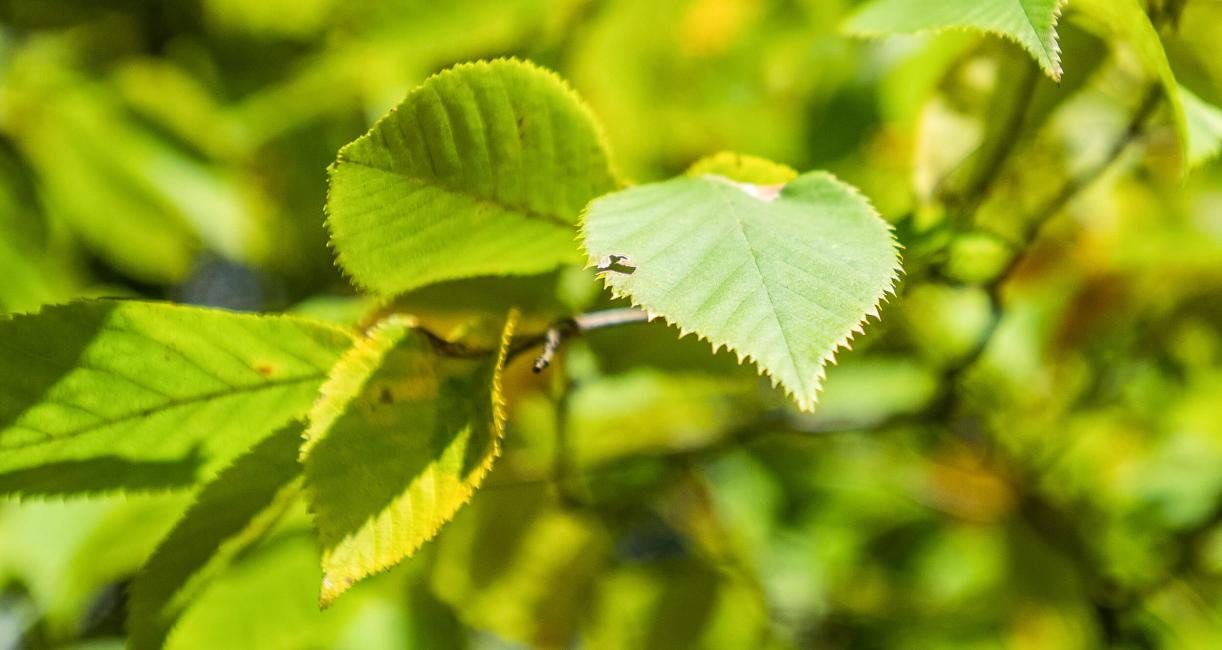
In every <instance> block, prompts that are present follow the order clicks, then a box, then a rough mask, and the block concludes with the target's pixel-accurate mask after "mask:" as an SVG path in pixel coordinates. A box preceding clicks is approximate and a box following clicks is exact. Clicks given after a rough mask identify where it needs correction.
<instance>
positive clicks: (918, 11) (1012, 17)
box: [845, 0, 1111, 80]
mask: <svg viewBox="0 0 1222 650" xmlns="http://www.w3.org/2000/svg"><path fill="white" fill-rule="evenodd" d="M1106 1H1109V2H1110V1H1111V0H1106ZM1063 4H1064V0H937V1H936V2H914V1H913V0H874V1H873V2H869V3H867V4H866V5H865V6H863V7H862V8H861V9H860V10H859V11H858V12H857V13H856V14H854V15H853V16H852V17H851V18H850V19H849V22H848V23H847V24H846V25H845V28H846V29H847V30H848V31H849V32H851V33H855V34H861V35H879V34H913V33H918V32H927V31H938V30H943V29H955V28H959V29H964V28H966V29H976V30H980V31H984V32H989V33H992V34H996V35H998V36H1002V37H1004V38H1008V39H1010V40H1012V41H1014V42H1015V43H1018V44H1019V45H1020V46H1022V48H1023V49H1024V50H1027V52H1029V53H1030V54H1031V56H1032V57H1034V58H1035V60H1036V61H1037V62H1038V63H1039V64H1040V67H1041V68H1043V69H1044V72H1045V73H1047V74H1048V76H1049V77H1052V78H1053V79H1057V80H1059V79H1060V78H1061V47H1060V45H1059V44H1058V43H1057V20H1058V19H1060V17H1061V6H1062V5H1063Z"/></svg>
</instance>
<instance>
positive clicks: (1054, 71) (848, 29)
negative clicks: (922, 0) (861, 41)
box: [840, 0, 1069, 83]
mask: <svg viewBox="0 0 1222 650" xmlns="http://www.w3.org/2000/svg"><path fill="white" fill-rule="evenodd" d="M1068 2H1069V0H1058V1H1057V4H1056V7H1054V8H1053V10H1052V49H1051V51H1049V49H1048V48H1047V47H1045V46H1044V41H1043V39H1041V38H1040V37H1039V32H1038V31H1037V30H1036V28H1035V25H1033V24H1031V19H1030V16H1028V18H1027V25H1028V26H1030V27H1031V30H1032V31H1033V32H1035V34H1036V38H1035V40H1036V41H1037V42H1039V44H1040V49H1039V50H1038V51H1036V50H1033V49H1032V48H1031V47H1030V46H1029V45H1027V44H1026V43H1024V42H1022V41H1021V40H1019V39H1018V38H1015V37H1014V36H1013V35H1012V34H1007V33H1006V32H1003V31H999V30H996V29H987V28H983V27H972V26H969V25H945V26H941V27H927V28H925V29H916V30H912V31H904V32H888V31H883V30H876V29H865V28H861V27H856V26H854V25H853V24H852V23H853V22H854V19H855V18H856V16H857V14H856V13H854V14H853V15H851V16H849V18H848V20H846V21H845V22H844V23H843V24H842V25H841V28H840V29H841V31H842V32H844V33H846V34H849V35H851V36H858V37H862V38H885V37H888V36H895V35H896V34H900V33H903V34H914V35H919V34H939V33H942V32H970V33H973V34H988V35H991V36H996V37H998V38H1001V39H1003V40H1006V41H1009V42H1011V43H1013V44H1015V45H1017V46H1019V47H1020V48H1022V49H1023V50H1024V51H1026V52H1027V53H1028V54H1031V55H1033V58H1035V61H1036V63H1037V64H1038V65H1039V66H1040V69H1042V70H1043V71H1044V73H1045V74H1047V75H1048V76H1049V78H1051V79H1052V80H1053V81H1055V82H1057V83H1061V78H1062V77H1063V76H1064V73H1065V70H1064V68H1063V66H1062V63H1061V36H1060V33H1059V32H1057V27H1058V26H1059V25H1060V22H1061V14H1062V13H1063V12H1064V10H1065V6H1066V5H1067V4H1068ZM1020 7H1021V4H1020ZM1023 13H1024V14H1026V9H1025V8H1024V9H1023ZM1041 55H1043V56H1044V57H1047V58H1048V65H1045V64H1044V61H1043V60H1042V58H1041Z"/></svg>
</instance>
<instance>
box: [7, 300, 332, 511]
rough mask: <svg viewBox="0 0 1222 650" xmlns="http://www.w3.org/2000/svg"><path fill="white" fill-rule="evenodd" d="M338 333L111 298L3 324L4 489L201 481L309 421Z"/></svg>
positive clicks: (286, 321) (282, 320) (292, 321)
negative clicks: (275, 434) (295, 423)
mask: <svg viewBox="0 0 1222 650" xmlns="http://www.w3.org/2000/svg"><path fill="white" fill-rule="evenodd" d="M350 344H351V338H350V337H349V336H348V335H347V334H345V333H344V332H343V331H341V330H339V329H336V328H333V327H331V326H328V325H325V324H320V323H315V322H312V321H307V320H301V319H296V318H289V317H279V316H278V317H268V316H256V315H248V314H236V313H231V312H225V311H219V310H209V309H199V308H192V307H180V306H174V305H168V304H159V303H147V302H135V301H131V302H127V301H111V300H99V301H92V302H81V303H74V304H70V305H64V306H57V307H48V308H46V309H44V310H43V311H42V312H41V313H38V314H35V315H21V316H15V317H13V318H11V319H8V320H3V321H0V493H17V494H25V495H32V494H65V493H71V492H88V491H99V490H113V489H142V488H143V489H149V488H165V487H173V486H182V485H188V484H190V483H192V482H194V481H195V480H197V479H198V478H207V477H209V476H210V475H211V474H212V473H214V472H215V471H216V470H217V469H219V467H221V466H223V464H224V463H226V462H227V461H228V460H229V459H230V458H232V457H233V456H235V455H236V454H238V453H240V452H241V451H243V450H245V449H247V448H249V447H250V446H251V445H252V444H254V443H256V442H258V441H259V440H261V439H262V438H264V437H265V436H267V435H268V434H269V433H270V432H272V431H275V430H276V429H277V428H279V427H280V426H282V425H283V424H284V423H286V422H287V421H289V420H290V419H292V418H294V417H296V416H298V415H300V414H302V413H303V412H305V411H306V410H307V409H308V408H309V406H310V404H311V403H312V401H313V400H314V397H315V395H316V394H317V391H318V387H319V385H320V384H321V383H322V380H323V378H324V377H325V375H326V372H327V370H328V369H329V368H330V367H331V366H332V365H333V364H334V362H335V360H336V359H337V358H338V357H339V355H340V354H341V353H342V351H343V350H344V349H346V348H347V347H348V346H349V345H350Z"/></svg>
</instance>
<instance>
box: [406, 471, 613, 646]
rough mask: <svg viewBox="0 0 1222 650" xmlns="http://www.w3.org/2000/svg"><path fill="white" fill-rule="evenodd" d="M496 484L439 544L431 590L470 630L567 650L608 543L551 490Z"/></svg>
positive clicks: (587, 519) (592, 523)
mask: <svg viewBox="0 0 1222 650" xmlns="http://www.w3.org/2000/svg"><path fill="white" fill-rule="evenodd" d="M506 467H509V465H508V464H506V465H498V471H497V472H494V473H493V476H494V477H497V476H498V474H500V471H499V470H500V469H501V468H506ZM500 478H506V477H505V476H501V477H500ZM508 478H510V479H513V478H514V477H512V476H509V477H508ZM498 480H500V479H498V478H490V479H489V488H488V489H486V490H483V491H481V492H480V493H479V494H478V495H477V496H476V497H475V499H473V500H472V502H471V506H470V507H469V508H465V509H464V510H463V511H462V512H461V513H460V514H459V515H458V516H457V517H456V518H455V519H454V523H453V524H452V528H450V529H447V530H446V534H445V536H444V537H443V538H441V539H439V540H437V549H436V553H435V555H433V558H434V559H433V565H432V566H433V569H432V572H431V576H430V577H431V583H432V589H433V591H434V592H435V593H436V594H437V596H438V597H439V598H440V599H441V600H442V601H444V602H446V603H448V604H449V605H450V606H451V607H453V608H454V610H455V612H456V613H457V614H458V616H459V618H461V619H462V620H463V622H465V623H466V624H467V625H469V626H471V627H474V628H477V629H481V630H489V631H491V632H493V633H495V634H496V635H497V636H499V637H502V638H504V639H507V640H510V641H513V642H515V643H521V644H524V645H525V646H527V647H532V648H568V647H572V646H573V645H574V643H573V638H574V636H575V635H576V632H577V628H578V626H579V623H580V621H581V620H582V619H583V618H585V617H586V616H587V615H588V612H589V609H590V604H591V603H590V601H591V597H592V595H593V593H592V592H593V588H594V586H595V585H596V583H597V580H598V578H599V577H600V573H601V569H602V568H603V567H604V566H605V565H606V564H607V563H608V562H609V561H610V560H611V554H612V551H613V548H612V541H611V540H610V539H609V538H608V536H607V534H606V530H605V529H604V528H603V527H602V526H601V525H600V523H599V522H598V521H596V520H594V519H593V518H591V517H587V516H583V514H582V513H581V512H580V511H576V510H574V509H571V508H565V507H564V506H563V505H562V504H560V503H558V502H557V496H556V494H555V492H554V490H552V489H551V488H550V487H549V486H547V485H545V484H542V483H540V482H537V481H536V482H531V481H524V482H523V481H518V483H517V485H513V484H512V483H511V484H510V486H509V487H503V488H493V486H494V485H495V483H493V481H498Z"/></svg>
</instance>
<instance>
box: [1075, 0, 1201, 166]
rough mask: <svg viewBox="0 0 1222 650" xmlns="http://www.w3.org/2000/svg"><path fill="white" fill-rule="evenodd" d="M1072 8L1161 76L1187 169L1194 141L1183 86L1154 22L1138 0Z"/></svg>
mask: <svg viewBox="0 0 1222 650" xmlns="http://www.w3.org/2000/svg"><path fill="white" fill-rule="evenodd" d="M1071 7H1072V8H1073V10H1074V11H1077V12H1080V13H1082V14H1084V15H1085V16H1087V17H1089V18H1090V19H1091V21H1093V22H1094V23H1096V24H1098V25H1099V26H1101V27H1103V28H1104V29H1105V30H1107V31H1108V32H1109V33H1110V35H1111V36H1113V37H1115V38H1119V39H1121V40H1123V41H1127V42H1128V43H1129V45H1130V46H1131V47H1132V48H1133V52H1134V54H1136V55H1137V58H1138V60H1140V61H1141V64H1142V66H1144V67H1145V68H1146V70H1147V71H1148V72H1149V73H1150V74H1153V75H1155V76H1156V77H1157V78H1158V82H1159V84H1160V85H1161V86H1162V90H1163V94H1164V95H1165V96H1166V98H1167V103H1168V104H1169V105H1170V107H1171V122H1172V124H1173V125H1174V126H1175V134H1176V137H1177V138H1178V139H1179V141H1180V144H1181V147H1180V149H1181V163H1183V165H1184V166H1185V168H1186V167H1187V164H1188V159H1189V149H1190V148H1191V140H1190V134H1189V132H1188V118H1187V117H1186V116H1185V114H1184V102H1183V100H1182V99H1181V98H1180V85H1179V83H1178V82H1176V80H1175V73H1174V72H1173V71H1172V70H1171V62H1170V61H1169V60H1167V52H1166V50H1164V49H1163V42H1162V39H1160V38H1159V36H1158V30H1157V29H1155V28H1154V25H1153V24H1151V23H1150V17H1149V16H1147V15H1146V11H1145V9H1144V8H1143V7H1142V5H1141V4H1140V3H1139V2H1138V1H1137V0H1074V2H1073V4H1072V5H1071Z"/></svg>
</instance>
